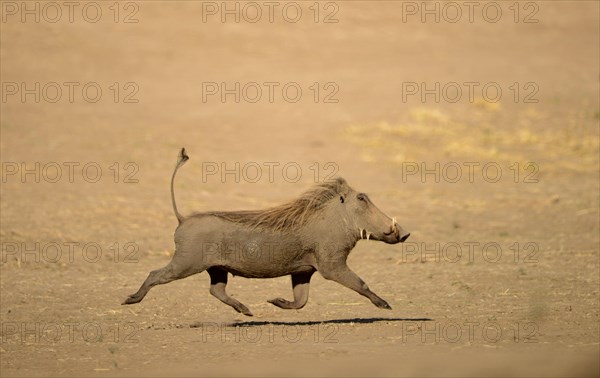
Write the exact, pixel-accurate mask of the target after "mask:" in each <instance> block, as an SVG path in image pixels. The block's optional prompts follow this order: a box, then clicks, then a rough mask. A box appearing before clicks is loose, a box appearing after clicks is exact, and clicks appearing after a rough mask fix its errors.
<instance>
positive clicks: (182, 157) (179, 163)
mask: <svg viewBox="0 0 600 378" xmlns="http://www.w3.org/2000/svg"><path fill="white" fill-rule="evenodd" d="M189 158H190V157H189V156H187V154H186V153H185V148H182V149H181V152H179V156H178V157H177V165H176V166H175V170H174V171H173V176H171V201H173V211H174V212H175V216H176V217H177V220H178V221H179V224H181V222H183V220H184V219H185V218H184V217H183V215H181V214H180V213H179V211H177V204H176V203H175V191H174V189H173V183H174V182H175V174H176V173H177V170H178V169H179V167H181V166H182V165H184V164H185V162H186V161H188V160H189Z"/></svg>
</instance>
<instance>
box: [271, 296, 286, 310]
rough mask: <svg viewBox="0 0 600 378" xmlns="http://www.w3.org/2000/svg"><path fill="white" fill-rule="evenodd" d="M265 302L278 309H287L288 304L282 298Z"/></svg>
mask: <svg viewBox="0 0 600 378" xmlns="http://www.w3.org/2000/svg"><path fill="white" fill-rule="evenodd" d="M267 302H269V303H271V304H273V305H275V306H277V307H279V308H289V307H288V306H289V304H290V303H289V302H288V301H286V300H285V299H283V298H274V299H269V300H268V301H267Z"/></svg>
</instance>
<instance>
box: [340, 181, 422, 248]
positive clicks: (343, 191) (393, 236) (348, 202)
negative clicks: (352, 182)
mask: <svg viewBox="0 0 600 378" xmlns="http://www.w3.org/2000/svg"><path fill="white" fill-rule="evenodd" d="M336 181H337V184H338V192H339V194H340V196H339V199H338V206H340V207H341V212H342V214H343V215H342V216H343V218H344V219H345V220H346V223H347V224H348V226H350V228H351V229H352V228H354V229H355V230H356V234H357V235H358V236H359V237H360V238H361V239H373V240H379V241H383V242H386V243H389V244H396V243H403V242H404V241H405V240H406V239H408V237H409V236H410V233H408V232H406V231H405V230H404V229H403V228H402V227H401V226H400V225H399V224H398V223H396V218H390V217H388V216H387V215H385V214H384V213H383V212H382V211H381V210H379V209H378V208H377V206H375V205H374V204H373V202H371V199H370V198H369V196H367V195H366V194H365V193H360V192H357V191H355V190H354V189H352V188H351V187H350V186H349V185H348V184H347V183H346V180H344V179H343V178H338V179H336Z"/></svg>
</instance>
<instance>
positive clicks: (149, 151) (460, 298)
mask: <svg viewBox="0 0 600 378" xmlns="http://www.w3.org/2000/svg"><path fill="white" fill-rule="evenodd" d="M1 4H2V9H1V11H2V23H1V24H0V27H1V30H0V58H1V69H0V74H1V81H2V102H1V103H0V105H1V116H0V127H1V144H0V146H1V160H2V192H1V207H0V210H1V218H0V220H1V227H0V236H1V241H2V260H1V261H0V274H1V277H0V289H1V298H0V306H1V307H0V322H1V324H2V328H1V335H0V336H1V338H2V340H1V344H0V360H1V361H0V369H1V375H2V376H47V375H51V376H109V375H110V376H117V375H118V376H132V375H139V374H144V375H153V376H167V375H244V376H264V375H289V376H329V375H334V376H402V375H411V376H414V375H418V376H468V375H476V376H481V375H488V376H576V375H592V376H593V375H598V373H599V366H598V365H599V359H598V356H599V353H600V351H599V337H600V335H599V284H600V283H599V268H600V267H599V252H600V250H599V243H600V240H599V238H600V236H599V234H600V233H599V174H598V172H599V147H598V146H599V143H598V141H599V117H600V113H599V100H600V99H599V77H600V72H599V46H600V43H599V42H600V41H599V22H600V20H599V5H598V3H597V2H593V1H579V2H574V1H569V2H567V1H564V2H561V1H556V2H555V1H552V2H550V1H540V2H535V3H533V2H520V3H517V5H516V6H515V5H514V3H513V2H496V3H494V4H496V5H497V7H499V8H500V10H501V12H502V13H501V17H500V19H499V20H497V22H491V21H495V20H494V19H493V17H496V16H494V11H495V10H496V9H495V8H494V9H487V8H486V9H487V11H488V12H489V13H487V14H482V9H483V8H484V4H483V3H477V4H478V5H477V7H476V8H474V10H473V19H472V21H473V22H470V20H469V9H468V8H467V7H464V6H461V7H462V9H460V11H461V12H462V13H461V14H462V17H461V18H460V19H459V20H457V22H449V21H453V20H454V18H456V17H457V16H456V15H457V13H455V12H456V9H455V8H448V7H447V6H445V5H444V4H443V3H436V2H433V3H431V4H430V6H431V9H434V14H430V15H427V13H425V12H424V11H423V9H421V8H420V6H421V5H420V4H421V3H420V2H416V3H413V2H378V1H373V2H366V1H352V2H329V3H327V2H320V3H317V6H316V7H315V5H314V3H313V2H300V3H297V4H298V6H299V7H300V8H301V10H302V14H301V16H299V20H297V22H292V21H295V19H294V17H296V13H294V12H295V11H296V9H295V8H290V7H289V6H288V7H287V8H285V9H286V12H288V13H285V16H284V15H282V10H283V9H284V5H285V4H284V3H277V4H278V5H277V7H275V8H274V10H273V22H270V20H269V8H268V6H266V5H264V4H263V3H255V4H258V6H259V7H260V8H261V12H262V13H261V15H260V17H259V16H258V15H257V13H256V6H255V5H250V6H248V4H246V3H236V2H229V3H228V5H227V6H229V7H230V8H229V9H234V10H235V7H236V4H238V5H237V6H239V10H240V15H239V17H240V20H239V22H236V20H235V15H231V14H230V15H227V13H223V12H222V11H223V9H221V3H220V2H218V3H212V2H205V3H202V2H194V1H173V2H167V1H141V2H130V3H125V2H122V3H118V4H117V6H116V7H115V5H114V3H112V2H110V3H104V2H101V3H98V5H97V6H86V3H77V4H78V6H77V7H75V8H74V10H73V14H72V21H73V22H70V20H69V8H68V7H67V6H66V5H64V4H62V3H55V4H58V5H57V6H53V7H52V6H51V7H47V6H46V5H44V3H38V2H28V3H27V4H28V6H29V7H30V9H33V14H28V13H27V12H25V11H24V10H23V9H21V6H22V5H21V4H24V3H21V2H18V3H15V2H7V1H2V3H1ZM36 4H37V5H36ZM261 4H262V5H261ZM435 4H437V5H435ZM454 4H459V5H460V2H459V3H454ZM36 6H37V7H38V8H35V7H36ZM435 6H437V7H439V8H438V9H439V11H436V10H435V9H436V8H435ZM56 7H58V10H59V11H60V12H62V13H61V16H60V17H59V16H58V13H57V8H56ZM97 7H99V8H100V10H101V14H98V13H97V10H98V9H97ZM253 7H254V8H253ZM511 7H512V8H511ZM36 9H39V12H38V13H37V16H38V17H39V22H36V20H35V17H36ZM84 9H85V12H84V13H82V12H83V10H84ZM117 10H118V12H117ZM317 10H318V13H317ZM517 11H518V12H517ZM95 12H96V13H95ZM222 16H223V17H225V20H224V21H225V22H222V20H221V17H222ZM436 16H438V17H439V22H436V20H435V17H436ZM484 16H485V17H484ZM422 17H425V19H424V21H425V22H422V21H423V20H422ZM96 18H97V20H96ZM296 18H297V17H296ZM315 18H316V21H317V22H315ZM115 20H116V21H117V22H115ZM336 20H337V22H325V21H336ZM50 21H56V22H50ZM92 21H97V22H92ZM126 21H137V22H126ZM250 21H256V22H250ZM534 21H537V22H534ZM36 83H39V84H36ZM65 83H66V84H65ZM114 83H117V84H116V85H115V84H114ZM215 83H216V84H215ZM220 83H225V86H226V88H224V89H225V90H230V92H226V93H225V94H224V101H223V99H221V94H222V92H221V89H220V88H219V86H220ZM236 83H239V88H240V89H239V91H238V95H239V97H240V98H239V102H236V99H235V96H236V93H234V92H235V88H236V87H235V86H236ZM265 83H267V84H265ZM269 83H271V84H269ZM314 83H318V84H317V85H316V86H314ZM421 83H424V84H425V87H424V88H421V87H420V86H421ZM436 83H439V91H436ZM515 83H517V84H515ZM36 85H38V86H37V87H36ZM284 87H285V88H286V92H283V93H282V89H283V88H284ZM298 87H300V89H301V90H302V94H301V95H300V96H296V94H295V91H296V90H297V88H298ZM84 88H85V90H84ZM98 88H100V90H101V91H102V93H101V95H98V94H97V90H98ZM117 88H118V89H117ZM244 88H245V89H244ZM257 88H258V89H260V91H261V97H258V92H257ZM269 88H273V93H272V97H271V98H269V95H270V93H269ZM317 88H319V90H318V93H317ZM457 88H458V89H460V90H461V92H457ZM469 88H473V93H472V96H470V93H469ZM483 88H486V91H483ZM498 88H499V89H500V90H501V91H502V96H501V97H498V96H496V94H495V92H494V91H496V90H497V89H498ZM71 89H72V92H71V93H70V90H71ZM421 89H423V90H428V91H429V92H425V94H423V91H422V90H421ZM231 90H233V91H231ZM227 93H229V94H227ZM422 95H423V96H422ZM436 95H437V96H438V98H436ZM36 97H37V98H36ZM182 146H185V147H186V148H187V150H188V152H189V154H190V156H191V160H190V162H189V163H188V164H187V165H186V166H185V167H183V168H182V169H181V171H180V173H179V176H178V179H177V182H176V193H177V198H178V204H179V208H180V210H181V211H182V212H183V213H191V212H192V211H197V210H233V209H254V208H261V207H266V206H270V205H275V204H278V203H280V202H281V201H285V200H288V199H290V198H293V197H294V196H296V195H298V194H300V193H301V192H302V191H304V190H306V189H307V188H309V187H310V186H311V185H313V184H314V183H315V181H320V180H323V179H326V178H327V177H329V175H340V176H343V177H345V178H346V179H347V180H348V182H349V183H350V184H351V185H352V186H353V187H355V188H356V189H359V190H362V191H364V192H366V193H368V194H369V195H370V197H371V198H372V200H373V201H374V202H375V204H377V205H378V207H379V208H380V209H382V210H383V211H384V212H385V213H386V214H388V215H390V216H396V217H398V220H399V222H400V223H401V224H402V225H403V226H404V228H406V229H408V230H410V231H411V233H412V236H411V237H410V239H409V240H408V243H406V244H404V245H392V246H390V245H384V244H382V243H377V242H373V241H360V242H359V244H358V245H357V247H356V248H355V250H354V251H353V252H352V254H351V255H350V258H349V265H350V266H351V267H352V268H353V269H354V270H355V271H356V272H357V273H358V274H359V275H360V276H361V277H362V278H363V279H364V280H365V281H366V282H367V283H368V284H369V286H370V287H371V289H372V290H373V291H374V292H376V293H377V294H378V295H380V296H381V297H383V298H384V299H386V300H387V301H388V302H389V303H390V304H391V306H392V307H393V310H391V311H385V310H380V309H378V308H376V307H374V306H373V305H372V304H371V303H370V302H369V301H368V300H367V299H365V298H363V297H361V296H359V295H358V294H356V293H354V292H352V291H350V290H349V289H346V288H344V287H342V286H340V285H338V284H336V283H333V282H329V281H326V280H324V279H323V278H322V277H321V276H319V275H318V274H316V275H315V276H314V278H313V280H312V285H311V294H310V299H309V302H308V304H307V306H306V307H305V308H304V309H302V310H299V311H296V310H291V311H284V310H281V309H279V308H276V307H274V306H272V305H271V304H269V303H267V300H268V299H271V298H274V297H285V298H291V294H292V293H291V288H290V283H289V278H288V277H282V278H278V279H270V280H249V279H244V278H239V277H234V278H232V279H230V283H229V285H228V291H229V293H230V294H231V295H233V296H234V297H235V298H238V299H239V300H240V301H242V302H243V303H245V304H246V305H248V306H249V307H250V309H251V310H252V311H253V312H254V315H255V316H254V317H253V318H249V317H245V316H243V315H240V314H237V313H235V312H234V311H233V310H232V309H231V308H230V307H228V306H226V305H224V304H222V303H220V302H219V301H218V300H217V299H215V298H214V297H212V296H211V295H210V294H209V293H208V288H209V280H208V275H207V274H206V273H202V274H199V275H196V276H193V277H189V278H187V279H185V280H180V281H177V282H173V283H170V284H168V285H164V286H159V287H156V288H154V289H153V290H152V291H151V292H150V293H149V294H148V296H147V297H146V299H145V300H144V301H143V302H141V303H140V304H137V305H132V306H121V305H120V303H121V302H122V301H123V300H124V299H125V298H126V297H127V295H129V294H131V293H133V292H135V291H136V290H137V289H138V287H139V285H140V284H141V283H142V282H143V280H144V279H145V278H146V276H147V274H148V272H149V271H151V270H153V269H157V268H160V267H162V266H164V265H165V264H167V263H168V261H169V259H170V256H171V255H172V253H173V239H172V236H173V231H174V229H175V226H176V225H177V221H176V219H175V216H174V215H173V213H172V209H171V204H170V197H169V180H170V175H171V173H172V169H173V167H174V164H175V159H176V156H177V153H178V149H179V148H180V147H182ZM236 163H239V167H240V168H239V169H238V170H237V172H238V174H239V180H238V181H239V182H236V177H235V174H232V173H230V174H226V175H225V176H224V177H222V176H221V173H222V168H223V166H222V164H225V166H224V168H226V169H229V170H230V171H233V172H235V171H236V168H235V167H236ZM36 164H37V165H36ZM274 164H278V165H274ZM436 164H439V165H438V166H436ZM257 166H258V167H260V168H261V169H260V173H261V176H260V177H257V176H256V174H255V173H256V171H255V170H256V167H257ZM269 166H272V167H273V172H272V173H273V174H272V177H269V168H268V167H269ZM215 167H218V169H219V171H218V172H216V174H209V173H210V171H208V169H211V168H215ZM284 167H285V170H284ZM436 167H439V168H436ZM298 168H300V170H301V171H299V170H298ZM99 170H101V173H100V172H99ZM28 172H29V173H28ZM298 172H299V174H298ZM427 172H429V173H427ZM459 172H460V173H461V175H458V173H459ZM436 173H437V175H438V176H437V177H436ZM59 174H60V175H59ZM36 181H37V182H36ZM253 181H254V182H253Z"/></svg>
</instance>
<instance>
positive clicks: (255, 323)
mask: <svg viewBox="0 0 600 378" xmlns="http://www.w3.org/2000/svg"><path fill="white" fill-rule="evenodd" d="M432 320H433V319H430V318H349V319H329V320H308V321H291V322H284V321H249V322H235V323H228V324H225V325H226V326H228V327H256V326H266V325H274V326H310V325H316V324H351V323H359V324H373V323H379V322H429V321H432ZM203 324H204V323H202V322H197V323H193V324H190V328H198V327H202V326H203Z"/></svg>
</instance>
